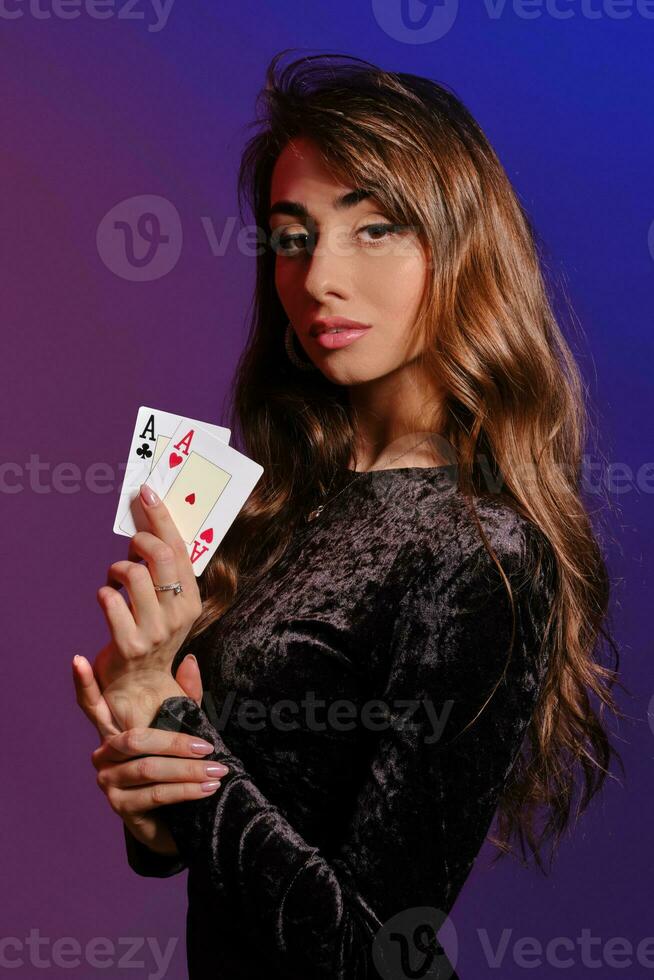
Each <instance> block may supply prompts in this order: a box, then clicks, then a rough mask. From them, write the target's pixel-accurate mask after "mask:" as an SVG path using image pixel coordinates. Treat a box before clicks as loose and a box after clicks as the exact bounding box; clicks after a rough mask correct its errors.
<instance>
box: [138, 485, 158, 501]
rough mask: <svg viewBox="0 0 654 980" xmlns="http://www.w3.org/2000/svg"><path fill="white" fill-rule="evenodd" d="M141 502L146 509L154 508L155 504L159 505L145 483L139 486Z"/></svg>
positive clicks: (153, 493)
mask: <svg viewBox="0 0 654 980" xmlns="http://www.w3.org/2000/svg"><path fill="white" fill-rule="evenodd" d="M141 500H142V501H143V503H144V504H145V505H146V506H147V507H154V505H155V504H158V503H159V498H158V497H157V495H156V493H155V492H154V490H152V489H151V488H150V487H149V486H148V485H147V483H142V484H141Z"/></svg>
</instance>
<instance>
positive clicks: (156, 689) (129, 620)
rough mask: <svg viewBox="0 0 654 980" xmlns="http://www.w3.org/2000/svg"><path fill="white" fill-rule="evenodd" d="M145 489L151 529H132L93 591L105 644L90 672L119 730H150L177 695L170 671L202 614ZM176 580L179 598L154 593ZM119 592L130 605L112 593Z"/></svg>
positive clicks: (175, 536) (189, 575)
mask: <svg viewBox="0 0 654 980" xmlns="http://www.w3.org/2000/svg"><path fill="white" fill-rule="evenodd" d="M148 491H149V488H148V487H146V486H144V487H142V488H141V500H142V502H143V511H144V513H145V514H146V516H147V518H148V521H149V524H150V528H151V530H150V531H137V533H136V534H135V535H134V536H133V537H132V539H131V541H130V547H129V552H128V558H127V560H126V561H117V562H114V563H113V564H112V565H111V566H110V567H109V571H108V574H107V584H106V585H105V586H102V587H101V588H100V589H98V593H97V599H98V602H99V604H100V606H101V608H102V611H103V613H104V615H105V618H106V620H107V624H108V626H109V629H110V631H111V641H110V642H109V643H108V644H107V645H106V646H105V647H104V648H103V649H102V650H101V651H100V653H99V654H98V656H97V657H96V660H95V662H94V665H93V669H94V673H95V676H96V678H97V680H98V683H99V686H100V688H101V690H102V692H103V694H104V697H105V699H106V701H107V702H108V704H109V706H110V709H111V711H112V713H113V715H114V718H115V719H116V720H118V721H119V723H120V725H121V727H122V728H123V729H126V728H131V727H134V726H135V725H139V724H141V725H148V724H149V723H150V721H151V720H152V717H153V716H154V714H156V711H157V709H158V708H159V707H160V705H161V702H162V701H163V700H165V698H166V697H170V696H173V695H175V694H179V693H181V692H180V690H179V686H178V685H177V684H176V683H175V681H174V680H173V678H172V676H171V673H170V667H171V664H172V662H173V659H174V657H175V654H176V653H177V651H178V650H179V649H180V647H181V645H182V643H183V642H184V640H185V638H186V636H187V635H188V633H189V631H190V629H191V627H192V626H193V623H194V622H195V621H196V619H197V618H198V616H199V615H200V613H201V612H202V600H201V597H200V592H199V589H198V585H197V580H196V577H195V574H194V572H193V567H192V565H191V560H190V558H189V555H188V552H187V549H186V544H185V542H184V541H183V539H182V537H181V535H180V533H179V531H178V530H177V528H176V526H175V524H174V522H173V519H172V517H171V516H170V513H169V512H168V509H167V508H166V506H165V504H164V503H163V502H162V501H160V500H159V498H158V497H157V498H156V503H154V504H148V503H147V492H148ZM149 492H150V493H151V492H152V491H149ZM140 558H144V559H145V561H146V565H147V567H146V565H143V564H141V563H140V562H139V559H140ZM176 581H179V582H180V583H181V585H182V590H183V591H182V592H181V593H180V594H179V595H175V594H174V592H173V591H172V590H171V591H169V592H156V591H155V588H154V586H155V584H157V585H158V584H167V583H169V582H176ZM121 586H125V588H126V589H127V592H128V593H129V598H130V600H131V604H128V603H127V601H126V600H125V598H124V597H123V596H122V595H121V594H120V592H119V591H118V589H120V588H121Z"/></svg>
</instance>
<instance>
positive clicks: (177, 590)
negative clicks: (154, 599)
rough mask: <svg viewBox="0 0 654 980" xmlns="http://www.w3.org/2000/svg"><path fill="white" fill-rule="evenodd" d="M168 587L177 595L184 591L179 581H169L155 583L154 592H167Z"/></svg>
mask: <svg viewBox="0 0 654 980" xmlns="http://www.w3.org/2000/svg"><path fill="white" fill-rule="evenodd" d="M169 589H172V590H173V592H174V593H175V595H179V593H180V592H183V591H184V589H183V588H182V583H181V582H171V583H170V585H155V587H154V591H155V592H168V591H169Z"/></svg>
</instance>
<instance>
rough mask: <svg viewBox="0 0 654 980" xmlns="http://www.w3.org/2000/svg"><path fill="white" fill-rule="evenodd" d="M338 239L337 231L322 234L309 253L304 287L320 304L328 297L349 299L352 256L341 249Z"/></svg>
mask: <svg viewBox="0 0 654 980" xmlns="http://www.w3.org/2000/svg"><path fill="white" fill-rule="evenodd" d="M337 237H338V235H337V232H336V231H335V230H334V231H332V232H331V234H325V233H324V232H323V233H321V234H320V236H319V238H318V241H317V242H315V243H314V245H313V248H312V249H311V250H310V252H309V263H308V268H307V272H306V276H305V280H304V287H305V289H306V291H307V293H308V294H309V295H310V296H311V297H312V298H313V299H315V300H316V301H317V302H318V303H321V302H322V301H323V299H324V298H325V297H328V296H338V297H340V298H342V299H347V297H348V295H349V291H350V287H349V279H350V275H351V272H352V264H351V256H350V255H348V254H347V249H345V248H343V247H342V246H341V247H340V248H339V246H338V243H337V241H336V239H337Z"/></svg>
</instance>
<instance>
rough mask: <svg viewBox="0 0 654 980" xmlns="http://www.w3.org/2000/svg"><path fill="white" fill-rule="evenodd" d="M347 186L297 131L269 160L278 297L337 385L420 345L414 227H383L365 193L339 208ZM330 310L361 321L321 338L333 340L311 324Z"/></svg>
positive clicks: (420, 282) (390, 367)
mask: <svg viewBox="0 0 654 980" xmlns="http://www.w3.org/2000/svg"><path fill="white" fill-rule="evenodd" d="M353 190H354V188H353V187H348V186H345V185H343V184H340V183H338V182H336V181H335V180H334V178H333V177H332V176H331V175H330V172H329V171H328V170H327V169H325V166H324V164H323V163H322V161H321V160H320V159H319V156H318V152H317V149H316V146H315V144H314V143H313V142H312V141H310V140H308V139H305V138H299V137H298V138H296V139H294V140H292V141H291V142H289V143H288V144H287V146H286V147H285V148H284V150H283V151H282V153H281V154H280V156H279V158H278V160H277V162H276V165H275V168H274V170H273V174H272V182H271V197H270V200H271V205H272V208H271V216H270V230H271V241H272V244H273V247H274V249H275V252H276V258H275V286H276V288H277V293H278V295H279V299H280V301H281V303H282V306H283V307H284V310H285V312H286V314H287V316H288V319H289V320H290V322H291V324H292V325H293V328H294V330H295V332H296V334H297V336H298V339H299V342H300V344H301V345H302V347H303V348H304V350H305V352H306V354H307V356H308V357H309V358H310V359H311V360H312V361H313V362H314V364H315V365H316V366H317V367H318V368H319V369H320V370H321V371H322V372H323V374H324V375H325V376H326V377H327V378H329V379H330V380H331V381H333V382H335V383H336V384H344V385H349V384H360V383H361V382H365V381H372V380H374V379H375V378H381V377H383V376H384V375H387V374H388V373H389V372H391V371H395V370H397V369H398V368H400V367H402V366H403V365H404V364H406V363H407V362H408V361H410V360H411V359H412V358H413V357H415V356H416V354H418V353H419V348H418V347H417V345H416V343H415V342H414V343H413V344H411V342H410V329H411V327H412V325H413V323H414V321H415V318H416V314H417V311H418V307H419V304H420V299H421V296H422V291H423V288H424V286H425V277H426V270H427V262H426V258H425V253H424V251H423V248H422V247H421V245H420V243H419V241H418V238H417V236H416V235H415V233H414V232H413V231H412V230H411V229H409V228H408V227H406V226H405V228H402V227H398V226H395V225H392V223H391V222H390V219H389V218H388V216H387V215H386V214H384V212H383V211H381V210H380V204H379V202H378V201H376V200H375V199H374V198H373V197H363V198H361V199H356V198H355V200H354V201H353V202H352V201H351V202H346V203H345V204H341V205H340V206H339V204H338V200H337V199H338V198H340V197H341V196H343V195H345V194H348V193H351V192H352V191H353ZM353 197H354V195H353ZM303 208H304V209H306V214H303V213H302V209H303ZM371 225H372V226H373V227H369V226H371ZM385 225H389V226H390V227H388V228H385V227H384V226H385ZM380 226H381V227H380ZM336 316H340V317H346V318H348V319H349V320H355V321H358V322H359V323H361V324H365V325H367V326H368V327H369V329H367V330H364V331H363V333H361V334H360V335H359V336H358V338H357V339H356V340H354V341H353V342H351V343H348V344H346V345H345V346H341V347H330V346H323V344H327V345H329V344H332V343H339V340H338V339H336V340H335V339H332V340H330V339H327V338H326V337H323V339H322V342H321V341H320V340H319V339H317V338H316V337H315V336H312V333H311V327H312V324H313V323H314V321H315V320H316V319H317V318H318V317H336ZM337 337H338V335H337ZM344 337H345V334H342V335H341V338H340V339H341V341H342V340H343V338H344Z"/></svg>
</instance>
